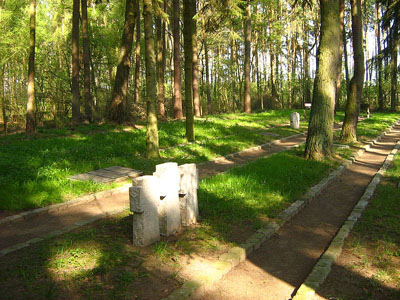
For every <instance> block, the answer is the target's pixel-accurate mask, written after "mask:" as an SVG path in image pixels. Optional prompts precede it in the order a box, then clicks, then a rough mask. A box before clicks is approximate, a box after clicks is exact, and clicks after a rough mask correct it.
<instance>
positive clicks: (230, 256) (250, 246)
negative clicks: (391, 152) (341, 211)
mask: <svg viewBox="0 0 400 300" xmlns="http://www.w3.org/2000/svg"><path fill="white" fill-rule="evenodd" d="M396 124H397V121H396V122H395V123H394V124H393V125H392V126H390V127H389V128H388V129H386V130H385V131H384V132H383V133H382V134H380V135H379V136H378V137H377V138H376V139H374V140H372V141H371V142H370V143H368V144H367V145H365V146H363V148H362V149H360V150H358V151H357V153H356V154H354V155H353V156H352V157H351V158H350V159H349V160H347V161H345V162H344V163H343V164H342V165H341V166H339V167H338V168H337V169H336V170H334V171H332V172H331V173H330V174H329V175H328V176H326V177H325V178H323V179H322V180H321V181H320V182H319V183H318V184H316V185H314V186H312V187H311V188H310V189H309V190H308V192H307V193H306V194H304V195H303V196H302V197H301V198H300V199H299V200H297V201H295V202H294V203H292V204H291V205H290V206H289V207H288V208H286V209H285V210H284V211H282V212H281V213H279V214H278V216H277V220H276V222H271V223H270V224H268V225H267V226H266V227H264V228H261V229H259V230H257V232H256V233H254V234H253V235H252V236H250V237H249V238H248V239H247V240H246V242H244V243H242V244H240V245H239V246H238V247H233V248H231V249H230V250H228V252H226V253H224V254H222V255H221V256H220V257H219V261H220V262H221V263H222V264H219V265H215V272H210V273H211V274H209V275H208V276H207V277H206V278H202V277H201V276H200V277H198V278H197V280H190V281H187V282H185V283H184V284H183V285H182V287H181V288H178V289H176V290H175V291H173V292H172V293H171V294H169V295H168V296H167V297H166V298H163V299H161V300H183V299H192V300H194V299H198V298H201V297H203V296H204V295H205V293H206V292H207V291H208V290H210V289H211V288H212V286H213V285H214V284H215V283H216V282H217V281H219V280H220V279H222V277H223V276H225V275H226V274H227V273H229V272H230V271H231V270H232V269H234V268H235V267H236V266H237V265H239V264H240V263H241V262H242V261H244V260H246V259H247V257H248V256H249V255H250V254H251V253H252V252H253V251H254V250H256V249H258V248H260V246H261V244H262V243H263V242H265V241H266V240H267V239H269V238H271V237H272V236H273V235H274V234H275V233H276V232H277V231H278V230H279V229H280V227H281V226H282V225H283V224H284V223H286V222H287V221H289V220H290V219H291V218H293V217H294V216H295V215H296V214H297V213H298V212H299V211H300V210H301V209H303V208H304V207H305V206H306V205H307V204H309V203H310V202H311V201H312V200H313V199H315V197H317V196H318V195H319V194H320V192H321V191H322V189H324V188H325V187H326V186H327V185H328V184H329V183H330V182H331V181H332V180H334V179H335V178H336V177H337V176H339V175H340V174H341V173H342V172H343V171H344V170H345V169H346V168H348V167H349V166H350V165H351V164H352V163H353V162H355V161H356V160H357V158H358V157H360V156H361V155H362V154H364V152H365V151H368V149H369V147H370V144H371V143H372V144H376V143H377V142H379V141H380V140H381V139H382V137H383V136H385V135H386V133H388V132H390V131H391V130H392V129H393V127H394V126H395V125H396ZM301 135H304V133H301V134H298V135H296V136H301ZM292 137H294V136H292ZM281 140H282V139H281ZM268 144H271V143H268ZM265 145H267V144H265ZM398 146H399V148H400V142H399V144H398ZM259 147H262V146H258V147H254V148H250V149H260V148H259ZM250 149H247V150H245V151H250ZM242 152H243V151H242ZM239 153H240V152H238V153H237V154H239ZM232 155H233V154H230V155H229V157H230V156H232ZM224 157H225V158H226V156H224ZM220 159H221V158H220ZM387 167H388V166H387ZM365 207H366V205H365V206H363V209H364V208H365ZM355 217H356V215H353V217H352V219H354V218H355ZM346 222H347V221H346ZM355 222H356V221H354V222H353V221H349V220H348V223H347V225H349V224H350V225H351V226H354V224H355ZM349 232H350V230H347V228H346V229H344V230H343V231H342V232H341V237H344V236H346V237H347V235H348V234H349ZM340 245H343V244H342V241H341V239H339V238H338V239H337V240H335V242H334V243H333V246H332V249H331V250H330V252H328V253H327V255H326V256H325V257H324V260H323V261H322V262H321V264H320V267H319V268H318V269H317V270H316V271H315V273H314V274H312V277H311V278H310V282H311V280H314V281H312V282H313V283H314V282H315V280H316V278H322V277H324V279H325V278H326V276H327V275H328V274H329V273H326V271H327V270H328V269H329V270H330V267H331V265H332V263H333V260H334V258H336V257H337V256H338V255H339V254H340V252H339V249H341V248H340V247H341V246H340ZM310 275H311V274H310ZM186 283H190V284H188V285H186ZM304 291H305V293H306V294H307V295H310V293H311V291H312V288H310V287H308V286H306V287H305V288H304ZM305 299H308V300H310V298H298V299H296V300H305ZM293 300H295V299H293Z"/></svg>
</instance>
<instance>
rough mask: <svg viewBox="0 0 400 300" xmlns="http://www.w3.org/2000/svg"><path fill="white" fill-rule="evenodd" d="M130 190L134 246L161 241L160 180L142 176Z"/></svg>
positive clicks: (135, 180)
mask: <svg viewBox="0 0 400 300" xmlns="http://www.w3.org/2000/svg"><path fill="white" fill-rule="evenodd" d="M132 183H133V186H132V187H130V188H129V201H130V210H131V211H132V212H133V213H134V214H133V244H134V245H136V246H142V247H144V246H148V245H150V244H152V243H154V242H157V241H159V240H160V225H159V219H158V206H159V202H160V191H159V181H158V178H156V177H154V176H142V177H138V178H136V179H134V180H133V181H132Z"/></svg>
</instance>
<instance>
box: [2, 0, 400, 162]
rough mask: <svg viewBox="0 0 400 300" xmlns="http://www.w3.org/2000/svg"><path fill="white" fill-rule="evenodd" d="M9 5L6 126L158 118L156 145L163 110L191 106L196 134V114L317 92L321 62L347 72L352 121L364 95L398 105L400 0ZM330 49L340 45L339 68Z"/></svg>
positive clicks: (254, 107)
mask: <svg viewBox="0 0 400 300" xmlns="http://www.w3.org/2000/svg"><path fill="white" fill-rule="evenodd" d="M0 8H1V10H0V26H1V30H0V35H1V37H0V41H1V42H0V51H1V61H0V70H1V71H0V73H1V77H0V78H1V87H2V88H1V93H0V94H1V108H2V113H1V117H0V121H1V122H2V124H3V126H2V127H3V128H2V132H3V133H5V134H7V132H12V131H16V130H17V131H18V130H22V129H24V128H25V130H26V131H27V132H33V131H35V129H36V127H37V126H48V127H60V126H64V125H66V124H68V125H76V124H81V123H93V122H96V123H99V122H104V121H111V122H115V123H126V122H128V123H129V122H133V123H134V122H139V121H144V120H146V119H147V154H148V156H149V157H152V156H153V157H156V156H157V155H158V136H157V122H158V121H163V120H167V119H183V118H185V119H186V124H187V125H186V137H187V140H188V141H193V140H194V139H195V132H194V125H193V123H194V118H195V117H201V116H206V115H210V114H220V113H227V112H238V111H244V112H247V113H250V112H251V111H262V110H270V109H284V108H285V109H292V108H303V107H304V104H305V103H311V102H313V103H314V100H313V97H317V98H318V95H319V93H320V92H321V90H322V91H323V90H325V91H327V90H328V89H329V87H328V86H327V85H326V82H324V80H325V79H327V78H325V79H324V78H323V77H324V76H323V75H322V76H321V75H318V76H317V73H318V70H317V66H319V67H320V69H321V74H325V76H328V75H329V77H332V76H333V74H335V78H333V80H334V84H335V87H334V89H335V91H334V93H335V95H334V106H335V111H336V110H346V109H347V110H348V111H347V112H346V120H347V121H348V122H345V123H348V124H349V125H348V126H350V127H352V126H353V127H356V122H355V121H354V114H358V111H359V108H360V107H361V109H365V108H367V107H368V108H370V109H371V110H380V111H383V110H388V109H390V110H392V111H395V110H396V108H397V105H398V100H397V98H398V95H397V94H398V92H397V82H398V78H397V73H398V63H397V56H398V44H399V42H398V39H399V37H398V35H399V33H398V31H399V30H398V29H399V24H398V23H399V18H400V17H399V12H400V1H389V0H376V1H374V0H364V1H361V0H351V1H344V0H338V1H336V0H321V1H315V0H295V1H289V0H258V1H251V0H244V1H243V0H223V1H217V0H208V1H206V0H187V1H186V0H185V1H179V0H173V1H166V0H156V1H151V0H144V1H139V0H126V1H121V0H118V1H108V0H96V1H94V0H89V1H87V0H81V1H79V0H73V1H67V0H54V1H47V0H38V1H36V0H30V1H23V0H1V1H0ZM324 20H325V21H324ZM324 23H325V25H324ZM329 26H331V27H329ZM330 28H334V30H333V31H334V32H333V31H332V32H333V33H332V34H333V35H332V36H331V37H328V38H330V39H331V40H330V43H331V45H330V46H329V45H328V44H326V43H325V46H324V42H323V37H324V36H328V35H329V34H330V31H331V30H330ZM326 45H328V47H330V50H329V49H326V50H323V49H325V48H324V47H326ZM333 48H334V49H333ZM318 49H320V50H318ZM324 51H331V53H332V55H333V56H335V58H334V59H335V61H331V62H328V64H329V63H330V66H329V67H328V68H326V62H325V60H324V58H321V57H324V54H323V52H324ZM318 53H320V54H321V57H319V58H318V57H317V54H318ZM332 59H333V57H332ZM324 66H325V67H324ZM324 68H325V69H324ZM334 69H336V70H334ZM316 78H319V79H320V81H319V80H316ZM327 80H328V81H329V80H330V79H327ZM331 81H332V80H331ZM318 82H322V83H321V85H320V86H319V88H318ZM352 82H354V84H353V85H352ZM324 84H325V85H324ZM351 99H353V100H354V101H352V100H351ZM317 102H318V100H317ZM313 106H314V105H313ZM318 107H319V106H318V105H316V107H315V109H314V108H313V110H315V111H317V110H318ZM330 110H332V109H330ZM352 110H353V113H352ZM320 113H322V112H320ZM324 118H325V117H324ZM311 119H313V118H311ZM325 119H326V118H325ZM312 122H313V121H312V120H311V121H310V125H311V124H312ZM345 127H346V126H344V127H343V134H344V136H345V137H346V136H347V137H348V136H350V140H352V139H354V138H355V137H354V136H352V133H351V130H350V129H348V130H347V131H349V130H350V131H349V132H348V133H346V129H345ZM311 128H312V126H311ZM353 135H354V131H353ZM345 139H348V138H345Z"/></svg>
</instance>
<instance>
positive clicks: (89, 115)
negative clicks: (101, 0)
mask: <svg viewBox="0 0 400 300" xmlns="http://www.w3.org/2000/svg"><path fill="white" fill-rule="evenodd" d="M81 5H82V46H83V72H84V81H83V84H84V92H85V116H86V119H87V120H88V121H89V122H90V123H92V122H93V103H92V94H91V88H90V51H89V24H88V14H87V0H81Z"/></svg>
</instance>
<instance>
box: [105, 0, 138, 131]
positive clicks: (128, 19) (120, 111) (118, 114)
mask: <svg viewBox="0 0 400 300" xmlns="http://www.w3.org/2000/svg"><path fill="white" fill-rule="evenodd" d="M135 1H139V0H126V8H125V25H124V30H123V32H122V42H121V48H120V51H119V59H118V67H117V73H116V75H115V82H114V89H113V92H112V98H111V105H110V111H109V118H110V120H112V121H116V122H118V123H122V122H123V121H124V120H125V119H126V116H127V108H126V95H127V92H128V80H129V69H130V66H131V54H132V43H133V32H134V30H135V21H136V14H137V13H138V12H137V11H136V3H135Z"/></svg>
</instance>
